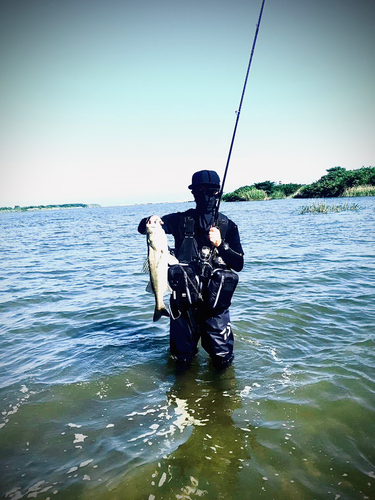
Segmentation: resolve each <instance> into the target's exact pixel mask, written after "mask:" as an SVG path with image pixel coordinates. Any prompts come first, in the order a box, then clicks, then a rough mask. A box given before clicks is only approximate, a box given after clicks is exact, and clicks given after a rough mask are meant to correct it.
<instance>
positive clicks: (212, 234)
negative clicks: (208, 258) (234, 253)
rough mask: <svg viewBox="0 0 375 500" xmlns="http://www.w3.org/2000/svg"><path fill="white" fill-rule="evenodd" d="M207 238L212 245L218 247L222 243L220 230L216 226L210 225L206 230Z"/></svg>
mask: <svg viewBox="0 0 375 500" xmlns="http://www.w3.org/2000/svg"><path fill="white" fill-rule="evenodd" d="M208 239H209V240H210V242H211V243H212V244H213V246H214V247H216V248H217V247H219V246H220V245H221V243H222V239H221V232H220V229H218V228H217V227H214V226H211V227H210V230H209V232H208Z"/></svg>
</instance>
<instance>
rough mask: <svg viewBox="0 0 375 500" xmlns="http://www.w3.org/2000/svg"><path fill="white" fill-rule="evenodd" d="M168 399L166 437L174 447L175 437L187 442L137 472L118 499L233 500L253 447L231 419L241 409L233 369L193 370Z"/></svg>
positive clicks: (249, 433)
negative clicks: (203, 499) (170, 408)
mask: <svg viewBox="0 0 375 500" xmlns="http://www.w3.org/2000/svg"><path fill="white" fill-rule="evenodd" d="M166 396H167V401H168V405H169V407H173V413H172V414H171V412H170V411H169V412H168V413H169V415H170V417H169V418H170V419H171V422H170V425H169V431H167V432H166V433H165V434H168V433H169V436H170V438H172V436H173V439H174V440H175V446H177V445H178V441H177V440H178V439H179V438H178V436H176V434H177V435H178V434H179V433H183V434H184V437H185V440H184V441H183V442H182V443H181V444H180V445H179V446H178V447H177V449H175V451H172V452H171V453H170V454H168V455H164V456H163V457H162V458H161V459H160V460H157V461H156V462H154V463H152V464H147V465H143V466H141V467H138V468H137V469H135V470H134V471H133V473H132V474H131V477H129V476H128V477H127V478H126V480H125V481H124V482H123V483H122V484H121V485H120V486H119V487H118V488H117V489H116V490H117V491H116V498H132V499H141V498H143V499H144V498H147V499H149V500H153V499H154V500H155V499H158V498H181V499H189V498H199V497H203V496H206V495H207V497H208V498H216V499H220V498H222V499H228V498H233V496H234V495H235V493H236V491H237V484H238V473H239V471H241V470H242V469H243V467H244V466H246V465H247V461H248V460H249V458H250V452H249V448H251V447H252V446H253V445H254V444H255V443H254V435H253V432H252V431H251V428H250V427H249V429H248V430H247V429H240V428H238V427H236V425H235V422H234V420H233V412H234V411H235V410H236V409H238V408H240V407H241V397H240V394H239V390H238V387H237V382H236V378H235V372H234V368H233V367H231V368H229V369H228V370H227V371H226V372H224V373H222V374H218V373H217V372H216V371H214V370H213V369H211V368H208V369H207V370H206V371H205V372H204V373H199V368H198V366H192V367H191V369H190V370H188V371H186V372H184V373H180V374H178V375H177V377H176V380H175V383H174V385H173V386H172V387H171V388H170V390H168V392H167V394H166ZM176 429H178V432H177V433H176ZM186 435H188V438H187V439H186ZM166 437H167V436H166ZM176 442H177V444H176ZM169 444H170V446H171V447H172V448H173V445H172V443H169ZM120 490H121V493H120Z"/></svg>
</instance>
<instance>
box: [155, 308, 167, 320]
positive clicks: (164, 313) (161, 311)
mask: <svg viewBox="0 0 375 500" xmlns="http://www.w3.org/2000/svg"><path fill="white" fill-rule="evenodd" d="M162 316H167V318H169V316H170V315H169V312H168V311H167V309H166V308H165V307H163V308H162V309H157V308H156V307H155V311H154V321H158V320H159V319H160V318H161V317H162Z"/></svg>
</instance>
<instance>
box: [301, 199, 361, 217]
mask: <svg viewBox="0 0 375 500" xmlns="http://www.w3.org/2000/svg"><path fill="white" fill-rule="evenodd" d="M347 210H352V211H355V212H357V211H358V210H359V205H357V204H356V203H353V204H352V205H349V203H341V204H339V205H327V203H326V202H318V203H316V204H315V203H312V204H311V205H307V206H305V207H302V208H301V210H300V212H299V213H300V214H302V215H303V214H328V213H334V212H344V211H347Z"/></svg>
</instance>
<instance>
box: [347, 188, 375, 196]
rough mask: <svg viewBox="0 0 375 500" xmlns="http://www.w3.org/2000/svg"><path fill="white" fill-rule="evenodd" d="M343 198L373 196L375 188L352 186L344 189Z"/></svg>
mask: <svg viewBox="0 0 375 500" xmlns="http://www.w3.org/2000/svg"><path fill="white" fill-rule="evenodd" d="M344 196H347V197H349V196H375V186H354V187H351V188H348V189H345V191H344Z"/></svg>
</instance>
